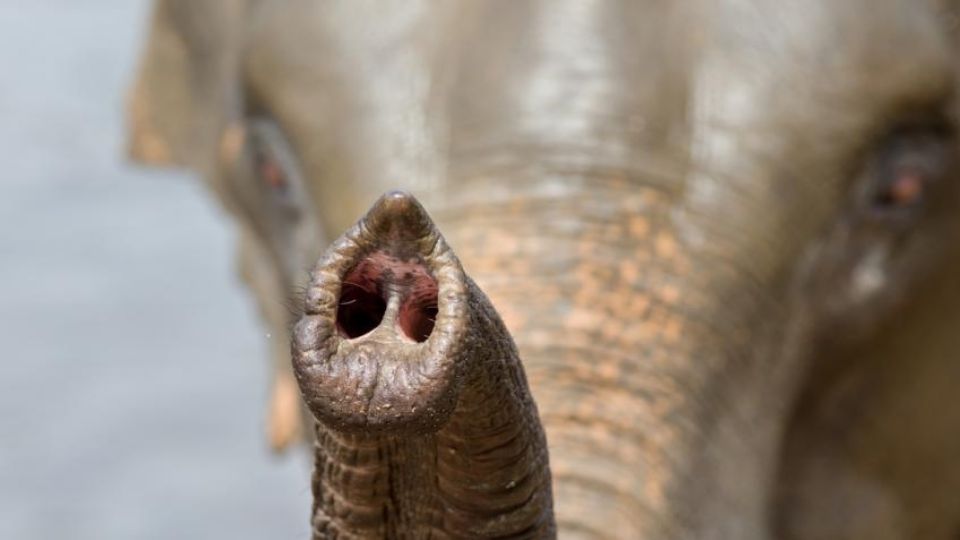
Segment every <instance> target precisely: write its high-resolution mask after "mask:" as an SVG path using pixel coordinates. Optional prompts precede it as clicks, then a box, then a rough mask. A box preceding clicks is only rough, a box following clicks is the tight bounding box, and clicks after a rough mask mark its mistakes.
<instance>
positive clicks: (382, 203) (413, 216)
mask: <svg viewBox="0 0 960 540" xmlns="http://www.w3.org/2000/svg"><path fill="white" fill-rule="evenodd" d="M364 221H365V222H366V224H367V227H368V228H369V229H370V230H371V231H373V232H374V233H375V234H383V235H385V236H386V237H388V238H408V239H413V238H422V237H424V236H430V235H432V234H435V232H436V230H435V226H434V224H433V220H432V219H430V216H429V215H428V214H427V211H426V210H425V209H424V208H423V206H422V205H421V204H420V201H418V200H417V198H416V197H414V196H413V195H412V194H411V193H409V192H407V191H401V190H393V191H388V192H386V193H384V194H383V195H382V196H381V197H380V198H379V199H377V202H375V203H373V207H371V208H370V210H369V211H368V212H367V215H366V219H365V220H364Z"/></svg>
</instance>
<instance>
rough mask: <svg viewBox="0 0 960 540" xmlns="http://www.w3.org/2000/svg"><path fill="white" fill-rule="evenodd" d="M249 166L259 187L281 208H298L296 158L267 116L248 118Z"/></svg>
mask: <svg viewBox="0 0 960 540" xmlns="http://www.w3.org/2000/svg"><path fill="white" fill-rule="evenodd" d="M247 125H248V127H249V133H250V137H249V140H248V144H249V155H250V159H251V161H250V162H249V163H250V166H251V169H252V173H253V176H254V180H255V182H256V183H257V184H258V185H259V189H260V190H261V192H262V193H263V194H264V195H265V196H266V200H268V201H271V202H272V203H273V204H274V205H275V206H276V207H278V208H279V209H281V210H289V211H290V212H295V211H296V210H297V208H298V204H299V203H298V201H297V198H298V197H299V196H300V193H299V191H300V190H301V189H302V188H301V182H302V180H301V178H300V176H299V167H298V165H297V160H296V158H295V157H294V155H293V152H292V151H291V148H290V145H289V144H288V143H287V140H286V137H284V136H283V133H282V132H281V131H280V129H279V127H278V126H277V125H276V124H275V123H274V122H273V121H272V120H270V119H267V118H262V117H261V118H254V119H251V120H248V124H247Z"/></svg>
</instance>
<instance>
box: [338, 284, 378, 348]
mask: <svg viewBox="0 0 960 540" xmlns="http://www.w3.org/2000/svg"><path fill="white" fill-rule="evenodd" d="M386 310H387V303H386V301H384V299H383V296H382V295H381V294H380V291H379V290H377V288H376V287H373V286H370V287H364V286H362V285H359V284H357V283H351V282H348V281H345V282H344V283H343V286H342V287H341V289H340V305H339V306H337V328H339V329H340V333H341V334H343V335H344V336H346V337H348V338H350V339H353V338H358V337H360V336H362V335H364V334H366V333H368V332H370V331H371V330H373V329H374V328H376V327H377V326H379V325H380V321H382V320H383V314H384V312H386Z"/></svg>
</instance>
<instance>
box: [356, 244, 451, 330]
mask: <svg viewBox="0 0 960 540" xmlns="http://www.w3.org/2000/svg"><path fill="white" fill-rule="evenodd" d="M386 291H393V293H396V294H399V296H400V309H399V312H398V313H397V326H399V328H400V330H401V331H402V332H403V334H404V335H406V336H407V337H408V338H410V339H412V340H414V341H417V342H424V341H426V340H427V338H429V337H430V334H431V333H432V332H433V327H434V324H435V323H436V319H437V281H436V280H435V279H434V278H433V276H431V275H430V273H429V271H428V270H427V268H426V266H424V264H423V263H422V262H421V261H419V260H400V259H398V258H396V257H393V256H391V255H388V254H387V253H384V252H375V253H373V254H371V255H369V256H368V257H367V258H365V259H363V260H362V261H360V262H359V263H358V264H357V265H356V266H355V267H354V268H353V269H352V270H350V271H349V272H347V275H346V276H345V277H344V279H343V283H342V285H341V287H340V301H339V305H338V306H337V328H338V329H339V331H340V333H341V334H342V335H343V336H345V337H347V338H348V339H354V338H358V337H360V336H362V335H364V334H367V333H369V332H371V331H372V330H373V329H374V328H376V327H377V326H379V325H380V323H381V322H382V321H383V316H384V313H385V312H386V310H387V301H386V298H387V297H388V295H387V293H386Z"/></svg>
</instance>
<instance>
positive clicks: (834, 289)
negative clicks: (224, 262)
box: [129, 0, 960, 540]
mask: <svg viewBox="0 0 960 540" xmlns="http://www.w3.org/2000/svg"><path fill="white" fill-rule="evenodd" d="M958 29H960V4H958V3H957V2H955V1H952V0H843V1H838V0H806V1H804V2H792V1H789V0H752V1H745V0H714V1H706V0H677V1H674V2H666V1H654V0H635V1H626V0H624V1H618V0H607V1H604V2H590V1H586V0H550V1H547V0H485V1H478V0H462V1H460V2H427V1H424V0H409V1H406V2H376V1H373V0H328V1H324V2H317V1H308V0H286V1H279V0H277V1H265V0H264V1H253V0H222V1H213V0H210V1H202V0H158V1H157V3H156V5H155V9H154V12H153V16H152V19H151V26H150V32H149V38H148V41H147V45H146V49H145V51H144V54H143V58H142V61H141V65H140V68H139V71H138V74H137V77H136V82H135V84H134V86H133V90H132V93H131V98H130V103H129V122H130V126H129V132H130V153H131V154H132V155H133V156H134V157H135V158H137V159H139V160H140V161H143V162H146V163H150V164H154V165H167V166H181V167H186V168H189V169H191V170H194V171H197V173H198V174H199V175H200V176H202V177H203V178H204V179H205V184H206V185H208V186H209V187H210V189H211V191H212V192H213V193H214V194H215V196H216V197H217V198H218V199H219V200H220V201H221V202H222V203H223V205H224V206H225V208H226V209H227V211H228V212H229V213H230V215H231V216H233V218H234V221H235V222H236V224H237V225H238V228H239V231H240V240H239V243H240V249H239V261H240V263H239V265H240V269H241V274H242V275H243V277H244V279H245V280H246V282H247V283H248V284H249V286H250V288H251V289H252V291H253V293H254V295H255V296H256V298H257V301H258V304H259V306H260V308H261V312H262V313H263V316H264V319H265V320H266V323H267V325H268V326H269V328H270V332H271V333H272V334H273V335H274V336H282V337H283V339H275V340H274V341H273V342H272V345H273V349H272V356H273V362H274V366H275V370H274V371H275V377H274V379H275V380H274V383H273V388H274V390H273V398H272V401H271V406H270V412H269V418H270V424H269V425H270V430H269V433H270V440H271V443H272V444H273V445H274V446H275V447H277V448H280V447H284V446H287V445H290V444H293V443H294V442H295V441H297V440H298V438H301V437H305V438H307V439H309V438H310V437H309V435H304V434H309V433H311V431H310V430H313V433H314V438H315V442H314V448H315V454H316V468H315V472H314V478H313V492H314V500H315V502H314V508H313V514H312V517H311V524H312V527H313V535H314V538H327V537H330V538H426V537H430V536H436V537H444V538H446V537H450V538H542V537H553V536H556V535H559V536H561V537H564V538H642V539H648V540H649V539H686V538H691V539H737V540H766V539H774V538H783V539H788V540H808V539H838V540H839V539H867V538H869V539H906V538H923V539H934V540H937V539H944V540H946V539H953V538H956V537H957V535H958V534H960V466H958V465H957V463H956V456H957V455H960V430H958V427H960V362H957V361H956V351H957V350H960V348H958V347H960V332H958V331H956V329H955V325H956V321H957V320H958V315H960V272H958V269H960V249H958V248H960V242H958V240H960V175H958V173H960V169H958V160H957V157H958V156H957V152H958V140H957V127H958V123H957V122H958V120H960V117H958V105H960V94H958V89H960V87H958V85H957V83H958V74H960V65H958V54H957V53H958V50H957V47H958V37H960V30H958ZM371 205H372V206H371ZM358 219H359V221H357V220H358ZM317 260H319V262H318V263H316V265H314V262H315V261H317ZM311 269H312V270H311ZM291 291H299V292H291ZM291 294H292V295H293V296H294V300H293V301H292V304H290V305H292V306H293V309H288V307H287V306H288V302H287V298H289V297H290V295H291ZM290 343H292V346H291V347H288V345H289V344H290ZM301 398H303V399H301ZM314 419H316V421H314Z"/></svg>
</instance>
